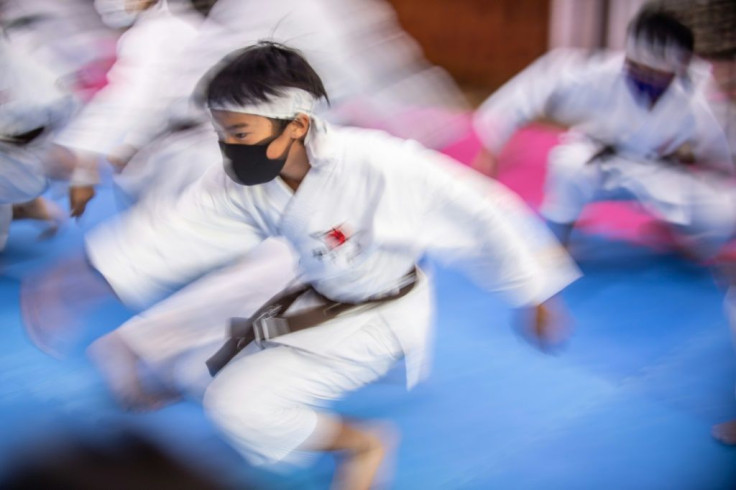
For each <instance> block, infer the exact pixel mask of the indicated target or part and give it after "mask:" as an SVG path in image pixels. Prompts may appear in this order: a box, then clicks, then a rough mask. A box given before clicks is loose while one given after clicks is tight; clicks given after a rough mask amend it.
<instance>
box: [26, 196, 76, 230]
mask: <svg viewBox="0 0 736 490" xmlns="http://www.w3.org/2000/svg"><path fill="white" fill-rule="evenodd" d="M13 219H14V220H21V219H31V220H35V221H41V222H43V223H44V224H45V225H46V228H45V229H44V231H43V232H41V234H40V235H39V238H41V239H46V238H51V237H52V236H54V235H56V233H57V232H58V231H59V228H60V227H61V225H62V224H63V223H64V222H65V221H66V214H65V213H64V211H63V210H62V209H61V208H60V207H59V206H57V205H56V204H55V203H53V202H51V201H49V200H48V199H44V198H43V197H37V198H36V199H34V200H32V201H28V202H26V203H23V204H15V205H13Z"/></svg>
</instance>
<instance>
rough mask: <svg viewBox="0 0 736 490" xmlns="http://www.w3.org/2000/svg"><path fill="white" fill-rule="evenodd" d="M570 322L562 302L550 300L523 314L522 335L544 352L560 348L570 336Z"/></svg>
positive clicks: (554, 299)
mask: <svg viewBox="0 0 736 490" xmlns="http://www.w3.org/2000/svg"><path fill="white" fill-rule="evenodd" d="M570 331H571V321H570V318H569V315H568V314H567V312H566V309H565V306H564V305H563V304H562V301H561V300H559V299H557V298H552V299H549V300H547V301H545V302H544V303H542V304H540V305H537V306H534V307H531V308H528V309H526V311H525V312H524V313H523V318H522V323H521V333H522V335H523V336H524V337H525V338H526V339H527V340H528V341H529V342H530V343H531V344H533V345H534V346H536V347H537V348H539V349H540V350H542V351H545V352H551V351H553V350H555V349H558V348H559V347H561V346H562V345H563V344H564V343H565V341H566V340H567V338H568V337H569V336H570Z"/></svg>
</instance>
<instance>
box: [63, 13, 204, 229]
mask: <svg viewBox="0 0 736 490" xmlns="http://www.w3.org/2000/svg"><path fill="white" fill-rule="evenodd" d="M188 5H189V4H188V3H187V2H184V1H179V0H158V1H156V0H141V1H136V2H129V1H127V2H126V1H125V0H96V2H95V7H96V8H97V10H98V11H99V13H100V15H101V16H102V19H103V21H104V22H105V23H107V24H108V25H110V26H111V27H115V28H124V29H126V30H125V32H124V33H123V34H122V35H121V37H120V39H119V42H118V58H117V61H116V63H115V64H114V65H113V67H112V69H111V70H110V72H109V73H108V80H109V83H108V84H107V86H106V87H105V88H104V89H102V90H101V91H100V92H98V93H97V94H96V95H95V97H94V98H93V99H92V100H91V101H90V102H88V103H87V105H86V106H85V107H84V109H83V110H82V111H81V112H80V114H79V115H78V116H77V117H75V118H74V120H73V121H72V122H71V123H70V124H69V125H68V126H67V128H65V130H64V131H63V132H62V133H61V134H59V135H58V136H57V137H56V139H55V143H56V144H57V145H58V146H57V152H56V153H55V154H54V155H53V157H54V158H56V159H58V160H60V161H64V162H67V163H66V166H74V167H75V171H74V173H73V175H72V176H71V183H72V187H71V190H70V207H71V209H72V216H80V215H81V214H82V213H84V210H85V207H86V205H87V203H88V202H89V201H90V200H91V199H92V198H93V197H94V193H95V191H94V186H95V185H97V184H98V183H99V165H100V163H101V162H102V161H104V159H108V160H109V161H110V162H112V163H113V164H116V163H118V162H119V161H123V162H127V160H128V159H129V158H130V156H131V155H132V154H134V153H135V152H136V151H137V150H138V149H139V148H140V147H142V146H144V145H145V144H147V143H148V142H149V141H152V140H154V139H155V137H156V136H158V135H161V134H163V133H164V132H165V129H166V126H167V123H168V119H167V110H168V107H169V105H170V104H171V102H172V100H173V99H174V98H175V97H174V94H172V93H171V92H170V87H171V85H172V84H173V83H174V77H175V74H176V73H177V69H178V67H179V65H178V64H179V63H181V60H182V58H183V56H184V54H185V53H186V52H187V50H189V49H191V43H192V42H193V41H194V39H195V38H196V36H197V32H198V27H199V24H200V22H201V21H202V17H201V15H199V14H198V13H196V12H194V11H193V10H191V8H189V6H188ZM141 135H145V136H141ZM149 156H150V152H149ZM191 161H192V162H197V163H198V162H201V161H206V159H201V158H193V159H192V160H191ZM155 167H156V162H152V163H151V164H150V166H149V167H148V170H149V172H148V175H146V177H147V179H137V180H136V179H131V178H126V177H121V178H120V179H119V180H120V183H121V185H122V186H124V188H125V186H126V184H127V187H131V186H133V188H132V189H128V190H127V192H129V193H131V194H134V195H135V197H136V198H137V197H139V196H140V195H142V194H144V193H146V192H147V191H148V190H150V189H151V188H152V187H153V186H152V185H146V184H145V182H147V181H151V175H150V174H151V171H150V169H151V168H155ZM203 167H204V164H202V167H200V168H198V169H196V170H194V171H193V172H195V173H196V174H197V175H196V176H195V177H194V178H196V177H198V176H199V175H201V173H202V172H203V171H204V169H203ZM135 168H138V166H136V167H135ZM118 170H122V165H121V166H120V168H119V169H118ZM166 170H168V172H166V173H167V180H168V182H170V183H171V182H177V183H179V184H178V185H174V184H171V185H170V186H169V188H174V189H178V188H180V187H183V186H184V185H186V184H187V183H189V182H190V181H191V180H192V177H191V176H190V175H189V174H190V173H191V172H190V169H189V168H187V167H186V166H183V168H182V170H181V172H180V171H179V169H178V168H176V167H173V168H172V167H168V168H167V169H166ZM180 174H181V175H180ZM154 180H155V179H154ZM182 181H183V183H181V182H182ZM131 182H133V183H131ZM151 182H152V181H151Z"/></svg>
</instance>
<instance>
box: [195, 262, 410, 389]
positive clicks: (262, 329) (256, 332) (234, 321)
mask: <svg viewBox="0 0 736 490" xmlns="http://www.w3.org/2000/svg"><path fill="white" fill-rule="evenodd" d="M416 281H417V271H416V269H412V271H411V272H409V273H408V274H407V275H406V276H405V277H404V280H403V281H402V282H403V283H404V285H403V286H401V287H400V288H399V289H398V291H396V292H395V293H394V294H391V295H389V296H384V297H381V298H378V299H373V300H369V301H364V302H362V303H339V302H337V301H332V300H330V299H328V298H325V297H324V296H322V295H321V294H319V293H318V292H317V291H315V290H314V288H312V286H304V287H300V288H298V289H294V290H287V291H283V292H281V293H279V294H277V295H276V296H274V297H273V298H271V299H270V300H268V301H266V303H265V304H264V305H263V306H261V307H260V308H259V309H258V310H257V311H256V312H255V313H254V314H253V315H252V316H251V317H250V318H231V319H230V339H228V340H227V341H226V342H225V344H224V345H223V346H222V347H221V348H220V350H218V351H217V352H216V353H215V354H214V355H213V356H212V357H210V358H209V359H207V362H206V364H207V369H208V370H209V372H210V375H212V376H215V375H216V374H217V373H218V372H219V371H220V370H221V369H222V368H223V367H225V365H226V364H227V363H228V362H230V361H231V360H232V359H233V357H235V356H236V355H237V354H238V353H239V352H240V351H241V350H243V349H244V348H245V346H247V345H248V344H250V343H251V342H253V341H254V340H255V341H258V342H262V341H265V340H269V339H272V338H274V337H278V336H280V335H285V334H287V333H292V332H298V331H300V330H305V329H307V328H312V327H316V326H318V325H321V324H322V323H324V322H326V321H328V320H332V319H333V318H336V317H337V316H339V315H341V314H343V313H347V312H349V311H351V310H354V309H357V308H362V307H366V306H377V305H379V304H382V303H386V302H388V301H393V300H396V299H399V298H401V297H403V296H406V294H407V293H409V291H411V290H412V289H413V288H414V285H415V284H416ZM310 291H312V292H314V293H315V294H317V295H318V296H319V298H320V299H321V300H322V301H323V304H321V305H320V306H318V307H315V308H311V309H308V310H305V311H302V312H299V313H297V314H295V315H290V316H282V315H283V314H284V313H285V312H286V311H287V310H288V309H289V308H290V307H291V305H292V304H294V302H295V301H296V300H297V299H298V298H299V297H301V296H302V295H304V294H306V293H307V292H310Z"/></svg>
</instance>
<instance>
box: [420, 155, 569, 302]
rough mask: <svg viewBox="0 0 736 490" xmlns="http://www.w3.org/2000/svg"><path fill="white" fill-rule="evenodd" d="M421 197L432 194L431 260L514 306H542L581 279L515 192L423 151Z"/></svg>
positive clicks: (428, 217)
mask: <svg viewBox="0 0 736 490" xmlns="http://www.w3.org/2000/svg"><path fill="white" fill-rule="evenodd" d="M425 157H426V158H424V165H423V170H422V172H423V175H424V178H423V181H422V184H421V185H420V186H417V187H416V191H417V192H421V193H423V194H424V195H425V196H431V197H430V198H429V199H427V201H428V203H429V204H428V207H427V209H426V210H425V215H424V217H423V219H422V226H421V230H423V231H422V234H423V235H425V236H424V238H423V240H426V243H427V246H428V248H429V250H430V255H433V256H436V257H437V258H438V259H439V260H440V261H442V262H446V263H449V264H451V265H454V266H456V267H458V268H460V269H461V270H463V272H465V273H466V275H468V276H469V277H470V278H471V279H472V280H473V281H474V282H476V283H477V284H478V285H479V286H481V287H483V288H485V289H487V290H490V291H497V292H501V293H503V295H504V296H505V297H506V298H507V300H508V301H509V302H510V303H511V304H513V305H515V306H522V305H535V304H539V303H542V302H543V301H545V300H547V299H549V298H550V297H552V296H553V295H555V294H557V293H558V292H560V291H561V290H562V289H564V288H565V287H566V286H567V285H568V284H570V283H571V282H573V281H574V280H576V279H577V278H578V277H580V271H579V270H578V268H577V267H576V266H575V264H574V262H573V261H572V259H571V258H570V257H569V256H568V254H567V252H566V251H565V250H564V248H563V247H562V246H561V245H560V244H559V243H558V242H557V240H556V239H555V238H554V236H553V235H552V233H551V232H550V231H549V230H548V229H547V227H546V226H545V224H544V223H543V222H542V221H541V220H540V219H539V218H538V217H537V216H536V215H534V213H533V212H532V211H531V209H529V208H528V207H527V206H526V205H525V204H524V203H523V202H522V201H521V200H520V199H519V198H518V197H517V196H516V195H515V194H514V193H513V192H511V191H510V190H508V189H507V188H506V187H504V186H503V185H501V184H500V183H498V182H496V181H493V180H491V179H487V178H485V177H483V176H481V175H479V174H477V173H475V172H473V171H472V170H470V169H468V168H467V167H463V166H462V165H460V164H458V163H457V162H454V161H453V160H451V159H449V158H446V157H444V156H443V155H439V154H436V153H434V152H430V151H429V150H427V151H426V155H425Z"/></svg>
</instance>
